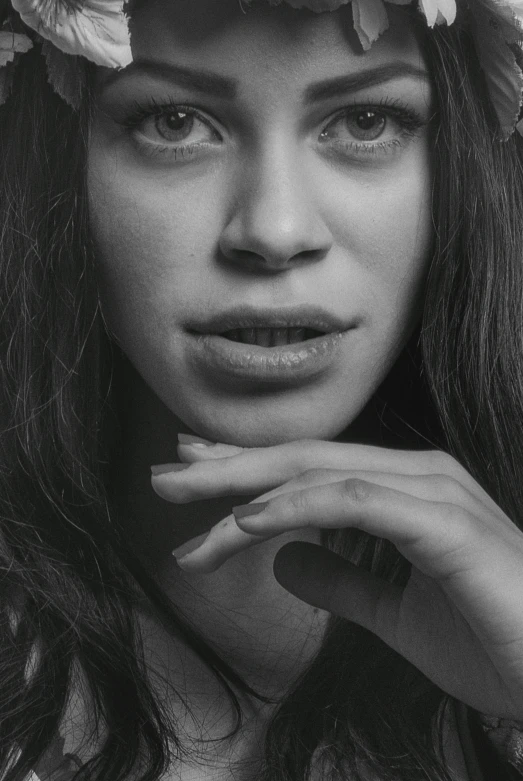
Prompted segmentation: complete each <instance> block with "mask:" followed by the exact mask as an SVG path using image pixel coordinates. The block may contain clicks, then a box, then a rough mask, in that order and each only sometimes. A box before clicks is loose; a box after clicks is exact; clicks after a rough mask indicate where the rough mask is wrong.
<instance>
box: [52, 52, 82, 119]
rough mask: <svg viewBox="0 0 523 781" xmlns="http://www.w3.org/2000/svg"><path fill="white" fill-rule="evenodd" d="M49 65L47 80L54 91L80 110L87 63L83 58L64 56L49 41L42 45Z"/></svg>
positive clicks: (70, 55)
mask: <svg viewBox="0 0 523 781" xmlns="http://www.w3.org/2000/svg"><path fill="white" fill-rule="evenodd" d="M42 54H43V55H44V57H45V60H46V64H47V78H48V80H49V83H50V84H51V86H52V88H53V89H54V91H55V92H56V93H57V94H58V95H60V97H61V98H62V100H65V102H66V103H68V104H69V105H70V106H71V107H72V108H74V109H76V110H78V109H79V108H80V105H81V102H82V92H83V87H84V84H85V74H86V71H85V63H84V62H83V60H82V58H81V57H75V56H74V55H72V54H64V53H63V52H62V51H60V50H59V49H57V48H56V46H53V44H52V43H50V42H49V41H44V42H43V44H42Z"/></svg>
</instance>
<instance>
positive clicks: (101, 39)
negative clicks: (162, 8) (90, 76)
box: [13, 0, 132, 68]
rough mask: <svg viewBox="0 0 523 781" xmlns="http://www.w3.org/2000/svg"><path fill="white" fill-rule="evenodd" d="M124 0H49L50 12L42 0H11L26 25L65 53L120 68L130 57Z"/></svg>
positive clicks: (130, 59)
mask: <svg viewBox="0 0 523 781" xmlns="http://www.w3.org/2000/svg"><path fill="white" fill-rule="evenodd" d="M123 6H124V0H86V1H85V3H84V4H83V6H81V7H80V6H78V7H67V6H66V5H65V3H63V2H55V3H53V8H52V13H49V6H48V4H47V5H46V4H45V3H44V2H43V0H13V8H14V9H15V10H16V11H18V13H19V14H20V16H21V17H22V20H23V21H24V22H25V24H27V25H28V27H31V28H32V29H33V30H36V32H38V33H39V35H41V36H42V38H45V39H46V40H48V41H51V43H54V45H55V46H56V47H57V48H58V49H60V50H61V51H63V52H65V53H66V54H77V55H82V56H83V57H86V58H87V59H88V60H91V61H92V62H95V63H96V64H97V65H105V66H106V67H109V68H123V67H125V66H126V65H129V63H130V62H131V61H132V53H131V41H130V34H129V26H128V19H127V17H126V16H125V14H124V10H123Z"/></svg>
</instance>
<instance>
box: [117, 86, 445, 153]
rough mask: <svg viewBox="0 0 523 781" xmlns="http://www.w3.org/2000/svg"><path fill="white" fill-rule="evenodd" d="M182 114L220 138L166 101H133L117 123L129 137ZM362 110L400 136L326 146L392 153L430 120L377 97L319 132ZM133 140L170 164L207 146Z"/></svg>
mask: <svg viewBox="0 0 523 781" xmlns="http://www.w3.org/2000/svg"><path fill="white" fill-rule="evenodd" d="M177 111H184V112H186V113H187V114H188V115H191V116H193V117H194V118H195V119H198V120H199V121H200V122H203V123H204V124H205V125H207V126H208V127H209V128H210V129H211V130H212V131H213V133H215V134H216V136H217V137H218V140H222V136H221V135H220V133H219V132H218V130H217V129H216V128H215V127H214V126H213V124H212V122H211V121H210V120H209V119H208V118H207V117H206V116H205V115H204V114H203V113H200V111H199V110H198V109H197V108H195V107H194V106H189V105H185V104H182V103H175V102H174V101H173V100H171V99H168V100H166V101H163V102H161V103H160V102H158V101H156V100H155V99H154V98H151V99H149V100H148V101H147V103H139V102H138V101H136V102H135V103H134V105H133V110H132V112H131V113H130V114H129V115H128V116H127V117H126V118H125V119H124V120H121V121H120V122H119V124H121V125H122V126H123V127H124V128H125V129H126V131H127V132H128V133H129V135H131V136H132V135H133V133H135V132H136V130H137V129H138V128H139V127H140V125H141V124H142V123H143V122H145V121H146V120H148V119H151V118H153V117H155V118H158V117H161V116H163V115H164V114H168V113H169V112H177ZM362 111H374V112H376V113H377V114H380V113H381V114H384V115H385V117H386V118H387V119H393V120H394V121H395V122H396V123H397V124H398V126H399V127H400V130H401V132H400V134H399V136H400V137H395V138H393V139H389V140H388V141H381V142H380V141H378V142H373V141H367V142H365V141H362V142H359V141H351V142H344V141H336V140H331V141H330V142H329V146H330V147H331V148H332V149H334V150H336V151H338V152H341V153H342V154H343V152H344V151H345V152H346V153H355V154H356V155H358V156H361V155H369V156H371V155H372V156H379V155H386V154H389V153H391V152H392V153H393V152H394V151H397V150H398V149H401V148H403V147H404V146H405V145H406V144H407V143H408V141H409V140H410V139H411V138H413V137H415V136H416V135H417V134H418V133H419V131H420V130H421V129H422V128H423V127H425V126H426V125H427V124H429V123H430V121H431V119H432V117H431V118H429V119H428V120H427V119H425V118H424V117H422V116H421V115H420V114H419V113H418V112H417V111H415V110H414V109H413V108H411V107H410V106H407V105H406V104H404V103H403V102H402V101H401V100H399V99H390V98H381V99H379V100H377V101H374V102H372V103H354V104H350V105H347V106H345V107H344V108H343V109H342V110H341V111H339V112H338V113H337V114H335V115H334V116H333V117H331V119H329V121H328V122H327V123H326V124H325V125H324V128H323V130H322V133H324V132H325V131H326V130H327V129H328V128H329V127H332V126H333V125H334V124H335V123H336V122H338V121H339V120H341V119H343V118H344V117H348V116H350V115H351V114H355V113H357V112H362ZM133 141H134V142H135V144H136V145H137V146H138V147H139V149H140V151H141V152H142V153H144V154H145V155H147V156H148V157H155V156H160V155H169V156H170V158H171V159H172V160H173V161H175V162H176V161H177V160H178V159H180V158H182V159H188V158H190V157H192V155H194V154H195V153H196V152H197V151H198V150H199V149H202V147H205V146H208V145H209V143H208V142H198V143H192V144H183V143H180V144H178V146H174V145H172V144H161V143H158V144H155V143H144V142H141V141H139V140H138V139H137V138H136V136H133ZM318 143H320V144H326V143H327V142H318Z"/></svg>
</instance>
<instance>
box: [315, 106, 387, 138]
mask: <svg viewBox="0 0 523 781" xmlns="http://www.w3.org/2000/svg"><path fill="white" fill-rule="evenodd" d="M398 124H399V123H398V122H397V121H396V122H395V121H394V120H393V119H392V118H391V117H390V116H387V114H386V113H385V112H384V111H378V110H377V109H375V108H357V109H349V110H347V111H345V112H344V113H343V114H342V115H341V116H338V117H336V118H335V119H333V120H332V121H331V122H330V123H329V124H328V125H327V127H326V128H325V129H324V130H323V131H322V133H321V134H320V141H330V140H340V141H343V140H345V141H347V140H349V141H351V140H354V141H375V140H376V139H378V138H380V137H381V136H383V135H384V134H385V133H386V131H390V130H392V131H394V129H395V131H396V133H397V132H398V129H399V128H398ZM391 126H392V127H391ZM394 126H395V128H394ZM389 134H390V133H387V135H389Z"/></svg>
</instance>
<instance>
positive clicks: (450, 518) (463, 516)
mask: <svg viewBox="0 0 523 781" xmlns="http://www.w3.org/2000/svg"><path fill="white" fill-rule="evenodd" d="M438 515H439V517H440V520H441V521H442V522H443V524H445V525H446V526H448V527H452V528H453V529H454V530H458V529H459V530H460V532H461V533H462V534H464V535H466V536H468V535H469V534H471V533H473V532H474V531H477V527H478V521H477V519H476V518H475V517H474V516H473V515H472V514H471V513H469V512H468V510H465V509H464V508H463V507H460V506H459V505H456V504H454V503H453V502H442V503H441V504H440V505H439V508H438Z"/></svg>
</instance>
